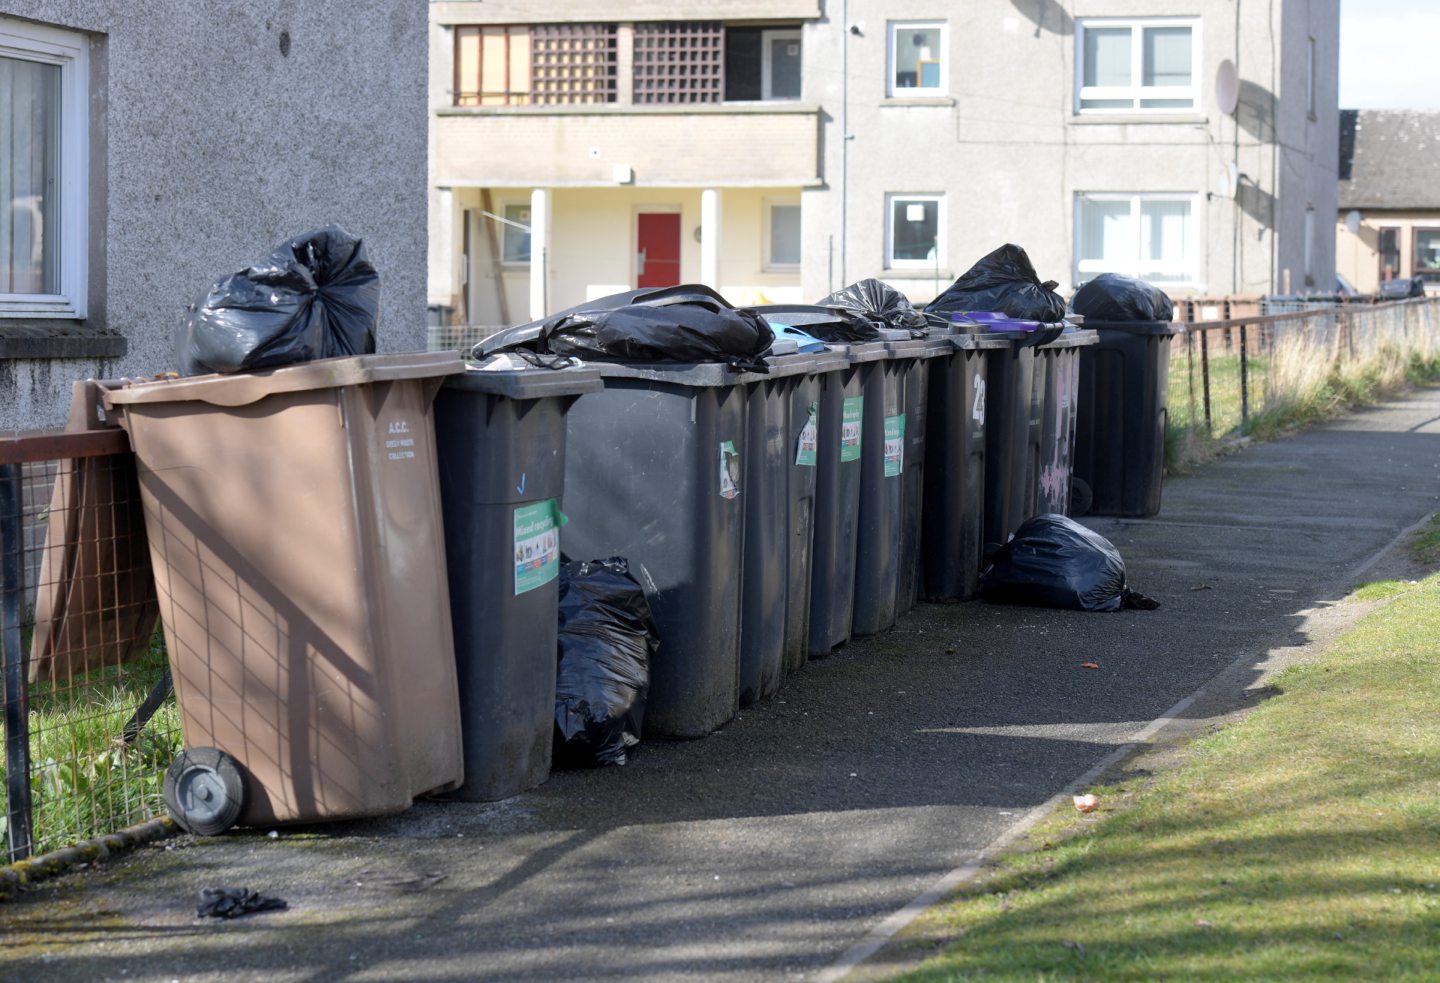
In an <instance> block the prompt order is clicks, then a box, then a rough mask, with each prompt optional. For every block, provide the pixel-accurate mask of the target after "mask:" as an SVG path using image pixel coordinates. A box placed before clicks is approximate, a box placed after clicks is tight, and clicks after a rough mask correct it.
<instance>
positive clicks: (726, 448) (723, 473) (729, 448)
mask: <svg viewBox="0 0 1440 983" xmlns="http://www.w3.org/2000/svg"><path fill="white" fill-rule="evenodd" d="M739 494H740V455H739V454H738V453H737V452H736V450H735V442H734V441H733V440H722V441H720V497H721V498H734V497H735V496H736V495H739Z"/></svg>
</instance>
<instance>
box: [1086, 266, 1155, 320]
mask: <svg viewBox="0 0 1440 983" xmlns="http://www.w3.org/2000/svg"><path fill="white" fill-rule="evenodd" d="M1070 309H1071V310H1072V311H1074V312H1075V313H1076V314H1083V315H1084V316H1085V317H1087V318H1094V319H1095V320H1097V321H1170V320H1172V319H1173V318H1174V317H1175V305H1174V304H1173V303H1172V302H1171V300H1170V298H1169V296H1168V295H1167V294H1166V293H1165V291H1163V290H1161V289H1160V288H1159V287H1156V286H1153V285H1152V284H1149V283H1146V282H1145V281H1144V280H1141V279H1138V278H1136V277H1133V276H1125V275H1123V274H1121V273H1101V274H1100V275H1099V276H1097V277H1096V278H1095V279H1093V280H1091V281H1089V282H1088V283H1083V284H1081V285H1080V289H1079V290H1077V291H1075V296H1074V297H1072V298H1070Z"/></svg>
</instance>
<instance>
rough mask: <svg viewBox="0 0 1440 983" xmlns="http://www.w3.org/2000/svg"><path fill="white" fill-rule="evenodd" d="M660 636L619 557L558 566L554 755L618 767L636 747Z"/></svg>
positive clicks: (563, 759)
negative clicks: (557, 649) (557, 639)
mask: <svg viewBox="0 0 1440 983" xmlns="http://www.w3.org/2000/svg"><path fill="white" fill-rule="evenodd" d="M659 648H660V632H659V629H657V628H656V627H655V618H654V617H653V616H652V615H651V613H650V603H649V601H647V600H646V599H645V592H644V590H642V589H641V587H640V585H639V584H638V583H636V582H635V579H634V578H633V577H631V576H630V567H629V564H628V563H627V562H626V560H625V559H624V558H623V557H618V556H614V557H611V558H610V559H608V560H589V561H586V560H578V561H572V562H570V563H566V564H564V565H563V566H562V567H561V568H560V633H559V653H558V655H559V665H558V667H557V668H558V671H557V673H556V681H555V757H556V759H557V760H558V761H560V762H561V763H569V764H584V765H623V764H625V761H626V757H627V755H628V754H629V752H630V749H631V748H633V747H635V745H637V744H639V743H640V735H641V728H642V725H643V724H644V719H645V698H646V695H647V694H648V692H649V689H650V664H651V661H652V660H653V659H654V658H655V653H656V651H657V650H658V649H659Z"/></svg>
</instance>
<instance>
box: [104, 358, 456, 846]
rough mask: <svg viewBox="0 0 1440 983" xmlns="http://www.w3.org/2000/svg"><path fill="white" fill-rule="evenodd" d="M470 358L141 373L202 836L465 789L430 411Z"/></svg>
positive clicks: (186, 781)
mask: <svg viewBox="0 0 1440 983" xmlns="http://www.w3.org/2000/svg"><path fill="white" fill-rule="evenodd" d="M463 370H464V363H463V362H462V361H461V360H460V358H459V357H458V356H456V355H453V354H415V355H366V356H358V357H351V358H337V359H324V360H319V361H314V362H309V363H305V364H301V365H295V366H290V367H286V368H279V369H273V370H269V371H262V372H254V373H243V374H236V375H229V376H199V377H194V378H187V379H178V380H175V381H171V382H136V383H127V384H125V385H124V386H123V387H122V388H118V389H113V390H110V391H109V392H107V393H106V395H105V405H106V407H107V408H108V409H110V410H112V411H117V412H118V416H119V419H120V422H121V425H122V426H124V428H125V429H126V431H127V432H128V433H129V435H130V442H131V445H132V446H133V448H134V450H135V456H136V461H137V464H138V470H139V476H140V491H141V500H142V502H143V504H144V508H145V525H146V529H147V532H148V534H149V542H150V551H151V559H152V565H153V568H154V571H155V585H156V591H157V594H158V596H159V599H160V611H161V619H162V622H163V624H164V629H165V643H166V650H167V652H168V654H169V659H170V668H171V672H172V674H173V676H174V680H175V695H176V699H177V701H178V704H179V708H180V719H181V728H182V730H183V732H184V735H185V747H186V750H185V752H184V753H183V754H181V756H180V757H179V758H177V759H176V761H175V763H174V764H173V765H172V766H171V768H170V771H169V772H168V773H167V775H166V780H165V798H166V804H167V805H168V806H169V807H170V809H171V811H172V814H173V815H174V816H175V819H176V821H177V822H178V823H179V824H180V825H181V826H183V827H185V828H186V829H189V830H190V831H192V832H196V833H218V832H222V831H223V830H224V829H226V828H227V827H228V826H230V825H232V824H234V823H237V822H238V823H240V824H242V825H247V826H254V825H271V824H275V823H287V822H313V821H316V820H321V819H339V818H345V817H359V816H376V815H383V814H386V813H393V812H400V811H402V810H404V809H406V808H407V807H409V805H410V802H411V800H412V799H414V798H415V797H416V796H417V795H421V794H424V793H427V792H438V791H445V790H448V789H451V788H454V787H455V786H457V785H459V784H460V781H461V778H462V754H461V745H460V710H459V700H458V697H457V690H456V683H455V651H454V645H453V641H452V638H451V633H450V605H449V596H450V594H449V590H448V589H447V584H446V573H445V540H444V535H443V531H442V528H441V512H440V487H439V473H438V470H437V468H436V462H435V437H434V426H433V423H432V415H431V411H432V401H433V399H434V396H435V393H436V390H438V389H439V388H440V384H441V382H442V381H443V379H444V377H446V376H448V375H453V374H455V373H457V372H461V371H463Z"/></svg>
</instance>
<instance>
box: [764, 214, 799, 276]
mask: <svg viewBox="0 0 1440 983" xmlns="http://www.w3.org/2000/svg"><path fill="white" fill-rule="evenodd" d="M799 266H800V203H799V202H798V201H795V200H793V199H790V200H776V201H766V203H765V269H767V270H794V269H798V268H799Z"/></svg>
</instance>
